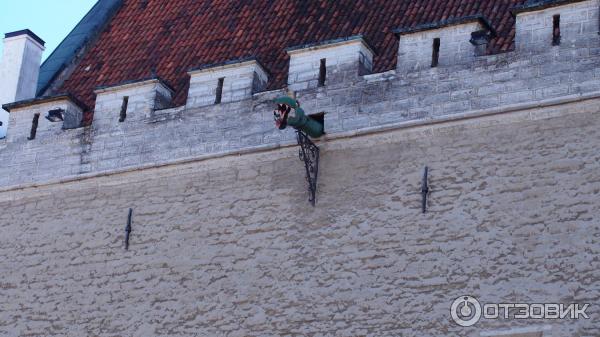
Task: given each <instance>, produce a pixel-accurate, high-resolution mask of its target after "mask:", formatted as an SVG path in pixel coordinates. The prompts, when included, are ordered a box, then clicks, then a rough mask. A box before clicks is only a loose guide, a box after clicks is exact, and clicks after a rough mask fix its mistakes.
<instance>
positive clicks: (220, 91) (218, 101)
mask: <svg viewBox="0 0 600 337" xmlns="http://www.w3.org/2000/svg"><path fill="white" fill-rule="evenodd" d="M223 83H225V77H221V78H219V82H218V83H217V95H216V97H215V104H221V100H222V99H223Z"/></svg>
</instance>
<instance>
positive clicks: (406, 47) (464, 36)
mask: <svg viewBox="0 0 600 337" xmlns="http://www.w3.org/2000/svg"><path fill="white" fill-rule="evenodd" d="M483 28H484V26H483V25H482V24H481V23H480V22H478V21H477V20H475V21H474V22H468V23H462V24H455V25H454V24H453V25H450V26H447V27H442V28H437V29H428V30H420V31H417V32H407V33H402V34H400V44H399V45H400V47H399V49H398V67H397V69H398V71H402V72H410V71H415V70H422V69H427V68H430V67H431V61H432V56H433V41H434V39H436V38H437V39H439V40H440V45H439V64H438V66H449V65H456V64H465V63H470V62H473V59H474V58H475V46H474V45H473V44H471V43H470V42H469V40H470V39H471V33H473V32H476V31H479V30H482V29H483Z"/></svg>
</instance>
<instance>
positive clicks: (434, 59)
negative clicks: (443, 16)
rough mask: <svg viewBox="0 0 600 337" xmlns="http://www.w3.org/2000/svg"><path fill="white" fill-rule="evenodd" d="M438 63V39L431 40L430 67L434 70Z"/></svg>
mask: <svg viewBox="0 0 600 337" xmlns="http://www.w3.org/2000/svg"><path fill="white" fill-rule="evenodd" d="M439 63H440V38H439V37H436V38H435V39H433V53H432V55H431V67H432V68H435V67H437V66H438V64H439Z"/></svg>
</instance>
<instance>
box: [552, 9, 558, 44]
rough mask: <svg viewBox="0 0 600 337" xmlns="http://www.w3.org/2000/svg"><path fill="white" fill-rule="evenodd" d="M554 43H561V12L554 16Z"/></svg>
mask: <svg viewBox="0 0 600 337" xmlns="http://www.w3.org/2000/svg"><path fill="white" fill-rule="evenodd" d="M552 45H553V46H558V45H560V14H557V15H555V16H553V17H552Z"/></svg>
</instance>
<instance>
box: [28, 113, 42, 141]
mask: <svg viewBox="0 0 600 337" xmlns="http://www.w3.org/2000/svg"><path fill="white" fill-rule="evenodd" d="M39 121H40V114H39V112H38V113H36V114H34V115H33V121H31V131H30V132H29V137H27V139H28V140H34V139H35V135H36V134H37V128H38V123H39Z"/></svg>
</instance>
